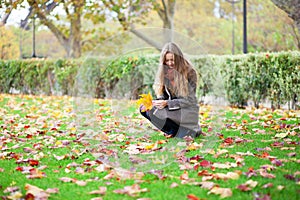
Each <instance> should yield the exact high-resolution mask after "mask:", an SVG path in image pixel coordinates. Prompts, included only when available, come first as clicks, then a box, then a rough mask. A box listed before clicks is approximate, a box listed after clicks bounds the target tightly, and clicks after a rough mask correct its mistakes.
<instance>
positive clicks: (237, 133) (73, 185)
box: [0, 94, 300, 200]
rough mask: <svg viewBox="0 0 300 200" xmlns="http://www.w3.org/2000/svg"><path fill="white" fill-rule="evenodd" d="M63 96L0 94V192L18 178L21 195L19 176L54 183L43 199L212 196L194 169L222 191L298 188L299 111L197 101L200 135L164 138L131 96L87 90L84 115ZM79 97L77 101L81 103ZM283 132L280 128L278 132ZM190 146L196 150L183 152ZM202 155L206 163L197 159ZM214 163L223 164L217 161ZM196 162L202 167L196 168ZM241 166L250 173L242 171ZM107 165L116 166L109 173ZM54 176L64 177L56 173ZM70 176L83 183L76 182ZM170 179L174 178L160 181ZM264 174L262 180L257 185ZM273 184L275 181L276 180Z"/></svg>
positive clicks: (245, 195) (284, 193)
mask: <svg viewBox="0 0 300 200" xmlns="http://www.w3.org/2000/svg"><path fill="white" fill-rule="evenodd" d="M73 100H74V99H72V98H69V97H47V96H39V97H36V96H26V95H23V96H22V95H6V94H2V95H0V196H1V197H2V198H3V199H5V198H8V196H11V195H13V193H12V192H4V191H5V190H6V189H7V188H11V187H12V186H16V187H18V190H19V191H20V192H21V194H22V197H21V198H25V196H26V192H27V190H26V188H25V185H26V184H30V185H34V186H37V187H39V188H41V189H43V190H46V189H48V188H58V189H59V192H58V193H51V194H50V197H49V199H74V200H75V199H80V200H84V199H92V198H95V197H102V199H109V200H111V199H139V198H150V199H155V200H157V199H158V200H160V199H161V200H165V199H172V200H173V199H188V197H187V196H188V195H195V196H196V197H198V199H220V198H221V197H220V195H219V194H213V193H211V189H207V188H202V187H201V184H203V183H201V182H202V181H203V179H202V178H205V179H207V181H210V182H213V183H214V184H215V188H229V189H230V190H231V191H232V195H231V196H229V197H227V199H241V200H242V199H243V200H244V199H255V198H263V197H264V196H265V195H268V196H269V197H270V198H271V199H272V200H274V199H278V200H281V199H289V200H292V199H299V198H300V175H299V174H300V168H299V162H300V159H299V158H300V155H299V137H300V133H299V132H300V119H299V117H300V113H299V111H298V112H296V111H284V110H275V111H271V110H269V109H259V110H254V109H245V110H239V109H233V108H222V109H220V108H214V107H210V106H203V107H201V112H200V121H201V124H202V128H203V130H204V132H206V133H207V136H205V137H203V136H201V137H199V138H197V139H195V141H194V143H193V142H192V143H193V145H194V146H192V145H191V144H192V143H187V142H185V141H184V140H181V139H179V140H178V139H175V138H171V139H166V138H165V137H164V136H163V135H162V134H161V133H160V132H158V131H157V130H155V129H153V127H152V125H151V124H150V123H149V122H148V121H146V120H145V119H143V118H142V117H141V116H140V115H139V113H138V111H137V107H136V105H135V103H134V102H133V101H115V100H95V101H94V106H93V112H92V113H85V114H86V115H87V116H89V117H91V116H94V117H95V119H96V121H91V119H90V118H83V119H81V121H80V120H78V116H79V111H80V109H79V110H77V112H74V109H73V108H74V101H73ZM80 103H81V102H80ZM80 103H79V105H77V106H79V107H80V106H82V105H81V104H80ZM76 116H77V117H76ZM287 132H288V133H289V134H287V135H285V136H284V137H283V136H282V137H280V135H279V134H280V133H287ZM24 148H25V149H24ZM145 152H147V153H150V154H144V153H145ZM59 156H65V158H63V159H62V157H59ZM197 156H198V160H193V159H192V158H195V157H197ZM29 160H33V161H38V165H32V166H30V164H32V163H30V162H29ZM138 160H143V162H145V163H146V164H142V163H143V162H142V161H138ZM204 161H209V162H210V163H211V165H209V166H204V165H201V163H202V162H204ZM218 164H227V168H225V169H223V168H220V165H218ZM118 165H119V166H118ZM103 166H106V168H101V167H103ZM26 167H27V169H29V167H31V169H39V171H40V172H41V173H44V174H45V176H41V177H40V178H28V177H27V175H29V174H28V173H25V172H26V170H24V169H26ZM122 168H123V170H124V169H125V171H122V170H121V169H122ZM133 168H136V170H134V169H133ZM264 168H266V170H264ZM17 169H19V170H17ZM21 169H23V170H21ZM101 169H102V170H101ZM203 170H207V173H209V174H210V175H211V176H200V175H199V174H200V172H203ZM251 170H252V172H253V173H252V174H253V176H251V177H249V176H250V175H251V173H250V171H251ZM112 172H116V173H120V172H124V173H123V174H117V175H114V176H111V177H110V178H109V177H108V176H109V175H111V174H112ZM228 172H235V173H237V174H239V176H238V178H237V179H231V178H232V177H230V176H229V177H227V178H217V176H216V175H218V174H220V173H223V174H227V173H228ZM260 172H261V173H262V174H260ZM141 173H142V175H141V176H139V177H138V174H141ZM184 174H185V175H184ZM271 175H272V177H268V176H271ZM64 177H68V178H72V180H73V181H71V182H63V181H62V178H64ZM209 177H211V178H212V179H209ZM183 179H185V180H183ZM249 180H252V181H256V182H257V185H256V186H255V187H249V191H241V190H240V189H238V188H237V186H240V185H242V184H245V183H246V182H247V181H249ZM78 181H83V182H84V183H85V184H84V185H78V184H77V183H80V182H78ZM174 183H177V184H178V186H177V187H170V186H171V185H172V184H174ZM269 183H272V186H271V187H266V188H264V187H263V186H264V185H265V184H269ZM134 184H138V185H139V186H140V188H141V189H144V188H146V189H147V191H146V192H140V193H139V192H138V193H137V194H136V196H130V195H128V194H117V193H116V192H115V191H116V190H119V189H123V188H124V187H126V186H132V185H134ZM281 186H283V189H278V187H281ZM99 187H106V188H107V191H106V192H105V194H103V195H95V194H93V195H92V194H89V192H91V191H94V190H98V188H99ZM259 195H260V196H259ZM27 197H28V196H27ZM265 197H266V196H265Z"/></svg>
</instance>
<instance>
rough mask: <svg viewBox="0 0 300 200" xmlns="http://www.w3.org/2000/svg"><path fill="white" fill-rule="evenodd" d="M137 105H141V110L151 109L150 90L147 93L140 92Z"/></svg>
mask: <svg viewBox="0 0 300 200" xmlns="http://www.w3.org/2000/svg"><path fill="white" fill-rule="evenodd" d="M136 103H137V104H138V105H143V106H144V108H143V110H142V112H145V111H148V110H151V109H152V96H151V94H150V92H149V93H148V94H141V95H140V98H139V100H137V102H136Z"/></svg>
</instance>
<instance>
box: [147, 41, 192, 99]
mask: <svg viewBox="0 0 300 200" xmlns="http://www.w3.org/2000/svg"><path fill="white" fill-rule="evenodd" d="M167 53H172V54H173V55H174V65H175V66H174V72H175V73H174V83H175V84H174V87H173V88H172V89H171V90H172V93H174V94H175V95H176V96H177V97H179V96H181V97H187V96H188V95H189V87H188V84H189V82H188V79H189V76H190V74H191V73H192V76H195V75H196V71H195V69H194V68H193V66H192V64H191V63H190V62H189V61H188V60H187V59H186V58H184V55H183V53H182V51H181V49H180V48H179V46H178V45H177V44H175V43H173V42H170V43H167V44H165V45H164V47H163V48H162V50H161V54H160V62H159V66H158V71H157V73H156V77H155V83H154V85H153V88H154V91H155V93H156V95H157V96H161V95H162V94H163V92H164V86H166V82H165V70H166V66H165V59H166V58H165V57H166V54H167ZM193 78H194V79H196V80H193V81H195V83H196V82H197V77H193ZM196 84H197V83H196ZM169 89H170V88H169Z"/></svg>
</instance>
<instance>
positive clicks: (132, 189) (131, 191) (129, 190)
mask: <svg viewBox="0 0 300 200" xmlns="http://www.w3.org/2000/svg"><path fill="white" fill-rule="evenodd" d="M141 192H148V189H147V188H143V189H141V188H140V186H139V185H138V184H133V185H132V186H125V187H124V188H123V189H117V190H114V193H117V194H127V195H129V196H132V197H136V196H138V195H139V193H141Z"/></svg>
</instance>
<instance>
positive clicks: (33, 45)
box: [31, 16, 36, 58]
mask: <svg viewBox="0 0 300 200" xmlns="http://www.w3.org/2000/svg"><path fill="white" fill-rule="evenodd" d="M31 57H32V58H36V54H35V16H33V20H32V55H31Z"/></svg>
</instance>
